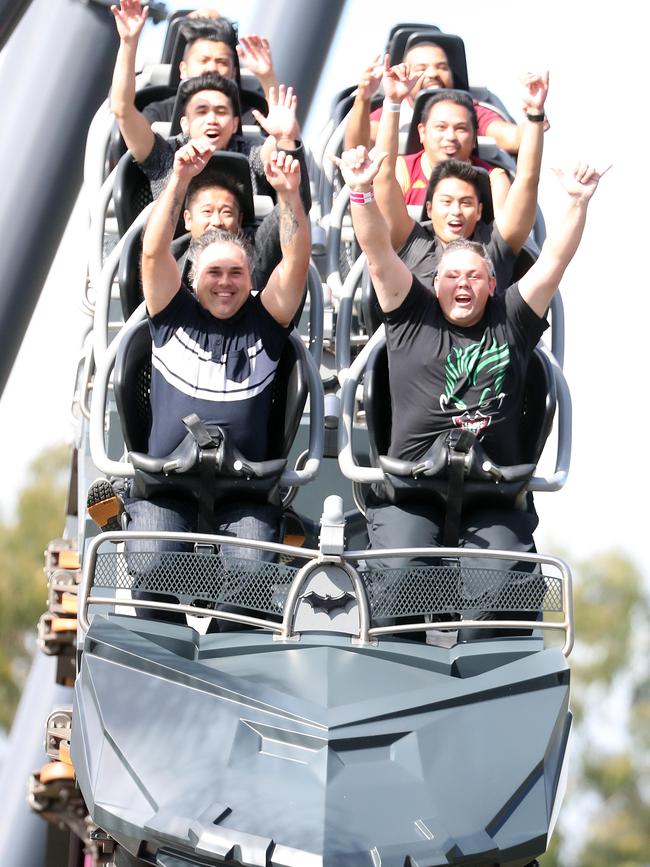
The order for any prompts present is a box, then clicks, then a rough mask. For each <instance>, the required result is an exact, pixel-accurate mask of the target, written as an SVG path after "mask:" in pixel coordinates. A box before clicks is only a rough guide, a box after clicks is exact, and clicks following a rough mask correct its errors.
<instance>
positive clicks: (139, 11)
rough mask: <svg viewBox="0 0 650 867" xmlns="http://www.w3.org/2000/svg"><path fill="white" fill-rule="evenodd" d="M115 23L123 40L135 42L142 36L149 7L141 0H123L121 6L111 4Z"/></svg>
mask: <svg viewBox="0 0 650 867" xmlns="http://www.w3.org/2000/svg"><path fill="white" fill-rule="evenodd" d="M111 12H112V13H113V17H114V18H115V25H116V27H117V32H118V34H119V37H120V39H121V40H122V41H123V42H134V41H136V40H137V39H138V37H139V36H140V32H141V30H142V28H143V27H144V22H145V21H146V19H147V15H148V14H149V7H148V6H144V7H143V6H142V4H141V3H140V0H121V3H120V5H119V6H111Z"/></svg>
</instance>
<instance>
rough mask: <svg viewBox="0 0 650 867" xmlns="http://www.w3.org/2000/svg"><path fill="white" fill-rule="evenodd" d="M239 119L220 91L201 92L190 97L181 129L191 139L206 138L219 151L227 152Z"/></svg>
mask: <svg viewBox="0 0 650 867" xmlns="http://www.w3.org/2000/svg"><path fill="white" fill-rule="evenodd" d="M238 126H239V118H238V117H237V115H236V114H234V113H233V109H232V103H231V102H230V99H229V97H227V96H226V94H225V93H222V92H221V91H220V90H200V91H199V92H198V93H195V94H194V96H192V97H190V99H189V100H188V102H187V105H186V106H185V113H184V114H183V117H182V118H181V129H182V130H183V132H184V133H185V135H186V136H187V137H188V138H190V139H194V138H202V137H203V136H205V137H206V138H208V139H209V140H210V141H211V142H212V143H213V144H215V145H216V147H217V150H227V149H228V145H229V144H230V139H231V138H232V137H233V135H234V134H235V133H236V132H237V128H238Z"/></svg>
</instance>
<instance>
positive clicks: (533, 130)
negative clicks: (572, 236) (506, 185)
mask: <svg viewBox="0 0 650 867" xmlns="http://www.w3.org/2000/svg"><path fill="white" fill-rule="evenodd" d="M521 81H522V85H523V94H522V95H523V101H524V111H525V112H526V120H525V121H524V123H523V129H522V137H521V146H520V148H519V158H518V159H517V173H516V174H515V179H514V181H513V184H512V186H511V188H510V191H509V192H508V196H507V198H506V201H505V204H504V206H503V207H502V208H501V210H500V211H499V212H498V214H497V216H496V224H497V227H498V229H499V232H500V233H501V237H502V238H503V240H504V241H505V242H506V243H507V244H508V246H509V247H510V248H511V249H512V250H514V252H515V253H518V252H519V250H521V248H522V247H523V245H524V243H525V242H526V238H527V237H528V235H529V233H530V230H531V229H532V228H533V225H534V223H535V214H536V212H537V187H538V185H539V172H540V168H541V165H542V150H543V147H544V123H543V119H544V104H545V102H546V96H547V94H548V72H544V73H542V74H541V75H537V74H535V73H532V72H528V73H526V75H524V76H522V79H521ZM529 117H532V118H539V120H532V121H531V120H529Z"/></svg>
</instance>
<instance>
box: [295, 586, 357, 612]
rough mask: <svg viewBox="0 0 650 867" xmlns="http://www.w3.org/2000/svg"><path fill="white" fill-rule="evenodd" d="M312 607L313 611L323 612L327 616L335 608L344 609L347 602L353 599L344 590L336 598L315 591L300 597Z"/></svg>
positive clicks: (352, 596) (351, 595)
mask: <svg viewBox="0 0 650 867" xmlns="http://www.w3.org/2000/svg"><path fill="white" fill-rule="evenodd" d="M302 598H303V599H304V600H305V601H306V602H309V604H310V605H311V607H312V610H313V611H325V612H326V613H327V614H332V612H333V611H336V609H337V608H345V606H346V605H347V604H348V602H351V601H352V600H353V599H354V595H353V594H352V593H348V591H347V590H344V591H343V592H342V593H339V595H338V596H332V595H331V594H330V593H325V594H322V593H316V591H315V590H310V591H309V593H305V595H304V596H303V597H302Z"/></svg>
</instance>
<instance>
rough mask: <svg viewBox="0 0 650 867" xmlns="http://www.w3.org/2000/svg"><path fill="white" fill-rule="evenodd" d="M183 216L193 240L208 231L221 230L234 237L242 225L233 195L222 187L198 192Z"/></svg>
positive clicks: (240, 214) (208, 188)
mask: <svg viewBox="0 0 650 867" xmlns="http://www.w3.org/2000/svg"><path fill="white" fill-rule="evenodd" d="M183 216H184V218H185V228H186V229H187V230H188V232H190V234H191V235H192V237H193V238H200V237H201V235H203V234H204V233H205V232H207V231H208V229H223V230H224V231H226V232H231V233H232V234H233V235H235V234H237V232H238V231H239V229H240V228H241V223H242V212H241V210H240V208H239V203H238V202H237V199H236V197H235V195H234V193H231V192H230V190H225V189H224V188H223V187H206V188H205V189H203V190H199V192H198V193H196V194H195V195H194V196H193V198H192V201H191V203H190V206H189V208H186V209H185V212H184V215H183Z"/></svg>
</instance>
